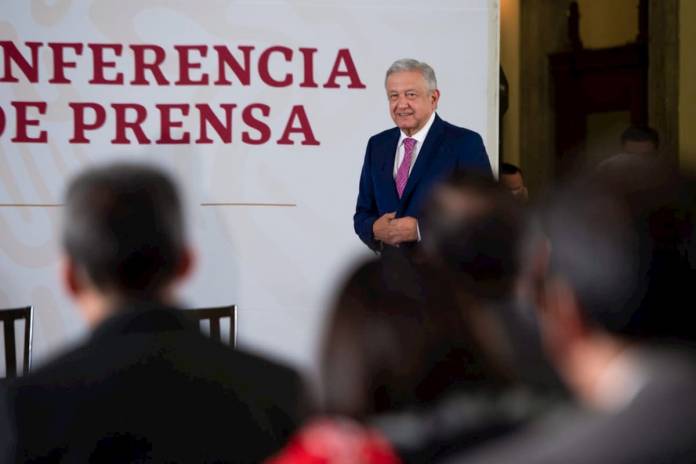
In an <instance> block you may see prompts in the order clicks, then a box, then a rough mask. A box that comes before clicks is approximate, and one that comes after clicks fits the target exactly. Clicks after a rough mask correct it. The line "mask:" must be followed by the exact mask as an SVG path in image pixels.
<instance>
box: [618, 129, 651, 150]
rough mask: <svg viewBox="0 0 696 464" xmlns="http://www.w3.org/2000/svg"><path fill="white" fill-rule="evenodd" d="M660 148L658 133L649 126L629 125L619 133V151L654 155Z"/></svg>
mask: <svg viewBox="0 0 696 464" xmlns="http://www.w3.org/2000/svg"><path fill="white" fill-rule="evenodd" d="M659 148H660V134H658V132H657V131H656V130H655V129H653V128H652V127H649V126H630V127H629V128H628V129H626V130H625V131H623V133H622V134H621V153H625V154H629V155H656V154H657V150H658V149H659Z"/></svg>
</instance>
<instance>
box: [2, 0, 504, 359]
mask: <svg viewBox="0 0 696 464" xmlns="http://www.w3.org/2000/svg"><path fill="white" fill-rule="evenodd" d="M2 9H3V17H2V20H0V40H2V41H6V42H11V43H13V44H14V45H15V46H16V47H17V49H18V50H19V51H20V52H21V53H22V56H24V57H25V58H27V59H29V58H31V54H30V50H29V48H28V46H26V45H25V42H42V43H43V44H44V45H43V46H42V47H41V48H40V52H39V63H38V66H39V78H38V82H29V80H28V79H27V77H26V76H25V75H24V74H23V73H22V72H21V71H20V68H18V67H17V66H14V65H13V68H12V73H13V75H14V76H15V77H17V78H18V82H7V79H3V82H0V97H1V99H0V108H2V111H3V114H4V120H5V124H4V128H3V129H4V130H3V131H2V133H0V204H2V206H0V282H2V283H1V284H0V307H8V306H16V305H26V304H33V305H34V306H35V308H36V315H37V320H36V327H35V352H34V354H35V359H36V360H38V361H39V362H41V360H42V359H45V358H47V357H49V356H50V355H52V354H53V353H54V352H55V351H56V350H57V349H58V348H59V347H61V346H63V345H64V344H66V343H67V342H68V341H69V340H73V339H75V338H76V337H78V336H79V334H81V333H83V332H84V327H83V325H82V322H81V321H80V319H79V317H78V316H77V314H76V313H75V311H74V310H73V309H72V307H71V304H70V302H69V300H68V298H67V296H66V295H65V293H64V292H63V290H62V289H61V286H60V282H59V279H58V269H59V264H58V263H59V257H60V249H59V243H58V242H59V230H60V224H59V219H60V212H61V211H60V209H61V208H60V206H59V204H60V202H61V201H62V200H61V196H62V192H63V189H64V187H65V183H66V181H67V179H69V178H70V176H72V175H73V174H74V173H75V172H77V171H79V170H80V169H82V168H83V167H85V166H87V165H91V164H93V163H98V162H104V161H107V160H113V159H129V160H146V161H148V162H151V163H155V164H157V165H161V166H163V167H164V168H165V169H167V170H168V171H169V172H171V173H172V174H173V175H174V176H175V177H176V179H177V180H178V182H179V183H180V185H181V187H182V190H183V192H184V194H185V196H186V206H187V218H188V222H189V226H190V231H191V237H192V241H193V244H194V245H195V247H196V249H197V251H198V265H197V268H196V271H195V273H194V275H193V278H192V279H191V280H190V282H189V283H188V284H187V285H186V286H185V288H184V292H183V293H184V299H185V301H186V303H187V304H188V305H190V306H211V305H218V304H227V303H236V304H237V305H238V306H239V309H240V315H239V337H240V343H241V344H242V345H246V346H249V347H251V348H252V349H256V350H260V351H263V352H265V353H267V354H270V355H273V356H277V357H281V358H284V359H286V360H288V361H290V362H293V363H295V364H297V365H300V366H304V367H310V366H311V365H312V360H313V354H314V350H315V348H316V343H317V341H318V336H319V334H320V329H321V322H322V314H323V310H324V309H325V308H326V306H327V303H328V301H329V299H330V297H331V295H332V292H333V290H334V286H335V285H336V283H337V281H338V280H339V279H340V277H341V276H342V274H343V272H345V270H346V268H347V266H349V265H350V263H352V262H353V261H354V260H355V259H356V258H357V257H359V256H363V255H367V249H366V248H365V247H364V246H363V245H362V243H361V242H360V241H359V240H358V238H357V237H356V236H355V234H354V233H353V230H352V214H353V209H354V206H355V198H356V194H357V184H358V179H359V174H360V168H361V165H362V161H363V154H364V148H365V144H366V142H367V139H368V137H369V136H370V135H372V134H374V133H376V132H379V131H381V130H383V129H386V128H389V127H391V126H392V125H393V124H392V122H391V119H390V118H389V115H388V110H387V101H386V98H385V95H384V89H383V80H384V72H385V70H386V68H387V67H388V66H389V64H390V63H391V62H393V61H394V60H395V59H398V58H402V57H414V58H417V59H420V60H424V61H426V62H428V63H430V64H431V65H432V66H433V67H434V69H435V71H436V73H437V76H438V81H439V87H440V90H441V92H442V97H441V101H440V108H439V110H438V113H439V114H440V115H441V116H442V117H443V118H444V119H446V120H448V121H450V122H453V123H455V124H458V125H462V126H465V127H469V128H471V129H473V130H476V131H477V132H479V133H481V135H482V136H483V138H484V142H485V144H486V147H487V149H488V151H489V156H490V157H491V159H492V164H493V166H494V168H497V87H498V47H497V43H498V32H497V28H498V16H497V15H498V5H497V2H496V1H492V0H456V1H455V0H452V1H445V0H441V1H432V2H422V1H402V0H400V1H388V0H381V1H380V0H370V1H367V0H365V1H362V0H361V1H334V0H326V1H290V0H288V1H222V0H218V1H215V0H198V1H195V2H194V1H157V0H149V1H143V0H137V1H136V0H121V1H118V2H116V1H112V2H108V1H86V0H83V1H66V0H56V1H39V0H37V1H23V0H16V1H14V0H12V1H7V0H6V1H3V2H2ZM56 42H75V43H79V44H83V46H84V49H83V50H82V53H81V55H79V56H78V55H76V54H75V53H74V52H73V50H67V51H66V52H65V56H66V61H74V62H75V67H74V68H65V76H66V78H68V79H69V80H70V81H71V83H70V84H55V83H50V82H48V81H49V79H51V78H52V77H53V72H52V67H53V55H52V54H51V53H50V49H49V48H48V45H47V44H48V43H56ZM88 43H107V44H121V45H122V46H123V52H122V54H121V55H120V56H115V55H114V54H113V53H110V54H107V56H108V58H109V60H112V61H114V62H115V67H114V68H113V69H108V70H107V75H108V76H110V77H114V76H115V73H116V72H123V74H124V80H125V82H124V85H96V84H90V83H89V82H88V81H89V80H90V79H91V78H92V55H91V53H90V52H89V49H88V48H87V45H86V44H88ZM131 44H153V45H158V46H160V47H162V48H163V49H164V50H165V52H166V59H165V60H164V62H163V63H162V65H161V71H162V73H163V74H164V76H165V77H166V78H167V79H168V80H169V81H170V85H162V86H159V85H154V84H151V85H142V86H136V85H131V84H130V83H129V82H130V81H131V80H132V79H133V72H134V64H133V63H134V61H133V55H132V52H131V51H130V49H129V48H128V47H129V45H131ZM177 45H204V46H207V56H206V57H205V58H203V57H201V56H200V54H196V53H192V54H191V57H192V58H191V61H193V62H197V63H200V68H199V69H192V70H191V77H192V79H197V78H199V77H200V76H201V75H202V73H209V74H210V81H211V84H209V85H176V84H175V83H174V81H176V80H177V79H178V66H179V61H178V57H177V54H176V51H175V49H174V47H175V46H177ZM215 45H224V46H227V47H229V49H230V50H231V51H232V52H233V54H234V55H235V56H236V57H238V58H240V59H241V56H242V54H241V52H240V51H239V50H238V49H237V47H238V46H240V45H249V46H253V47H254V50H253V51H252V52H251V54H250V56H251V63H252V65H251V68H252V71H251V79H250V84H249V85H240V83H239V82H238V81H236V79H235V77H234V75H233V74H232V73H231V72H229V70H228V73H227V74H228V78H229V79H230V80H231V81H233V82H232V84H231V85H212V81H214V80H216V79H217V74H218V71H217V70H218V63H217V60H216V55H215V53H214V49H213V46H215ZM276 45H281V46H284V47H288V48H289V49H290V50H292V51H293V57H292V59H291V60H289V61H288V60H285V59H284V58H283V56H281V55H280V54H277V53H276V54H273V55H272V57H271V58H270V60H269V72H270V74H271V75H272V76H274V77H275V78H276V79H280V78H282V77H283V76H284V75H285V74H286V73H291V74H292V75H293V78H294V83H293V84H292V85H290V86H287V87H280V88H279V87H271V86H269V85H267V84H266V83H264V81H263V80H262V79H261V78H260V75H259V73H258V72H257V70H256V69H257V64H258V61H259V57H260V56H261V54H262V53H263V51H264V50H266V49H268V48H269V47H272V46H276ZM300 48H316V49H317V51H316V52H315V53H314V55H313V68H314V74H313V75H314V80H315V81H316V83H317V84H318V87H316V88H305V87H300V86H299V83H300V82H301V81H302V80H303V60H302V54H301V51H300ZM341 49H348V50H349V52H350V56H351V58H352V60H353V63H354V65H355V69H356V71H357V74H358V76H359V79H360V81H361V82H362V83H363V84H364V85H365V88H348V87H347V86H348V84H349V83H350V82H351V80H350V79H349V78H348V77H345V76H343V77H338V78H337V80H336V82H337V83H338V84H339V85H340V87H339V88H338V89H335V88H324V87H323V84H324V83H325V82H326V81H327V80H328V79H329V76H330V74H331V70H332V67H333V66H334V62H335V60H336V57H337V53H338V52H339V50H341ZM3 50H4V52H3V51H0V52H3V56H2V57H0V65H1V64H2V63H4V61H2V60H4V58H5V56H4V55H5V53H6V52H7V49H3ZM340 64H341V69H344V70H345V67H346V63H345V62H342V63H340ZM0 71H2V72H3V76H5V77H7V72H8V70H7V69H6V68H5V67H3V68H2V69H0ZM147 77H148V79H149V80H150V81H154V80H153V79H152V77H151V75H150V74H148V75H147ZM16 101H33V102H36V101H41V102H46V105H47V106H46V107H47V110H46V113H45V114H43V115H41V114H39V112H38V111H37V110H36V109H31V110H30V111H29V117H30V119H37V120H39V121H40V126H38V127H37V126H33V127H30V128H29V129H28V134H29V136H30V137H36V136H37V135H38V134H39V131H40V130H45V131H46V132H47V137H48V140H47V143H17V142H13V141H12V138H13V137H14V136H15V134H16V131H17V122H16V120H17V115H16V111H15V108H14V106H13V105H12V104H11V102H16ZM71 102H95V103H98V104H100V105H101V106H103V107H104V108H105V122H104V124H103V126H102V127H100V128H99V129H96V130H93V131H89V132H88V133H87V134H88V137H89V139H90V143H88V144H70V143H68V140H69V139H70V138H71V137H72V135H73V129H74V121H73V112H72V111H71V109H70V107H69V103H71ZM113 103H137V104H140V105H143V106H144V107H145V109H146V111H147V117H146V119H145V121H144V122H143V124H142V129H143V131H144V132H145V134H146V136H147V137H148V138H149V139H150V140H152V141H154V140H156V139H158V138H159V137H160V124H161V122H160V115H159V113H158V111H157V110H156V107H155V105H156V104H163V103H169V104H187V105H190V107H189V114H188V116H182V115H181V114H180V113H178V112H174V113H173V119H174V120H177V121H181V122H182V124H183V126H182V127H181V128H174V129H173V130H172V136H173V137H181V136H182V134H183V133H184V132H185V131H187V132H190V136H191V139H192V143H189V144H183V145H169V144H155V143H152V144H139V143H137V142H136V141H135V138H134V137H133V136H132V134H130V133H129V135H128V136H129V138H130V139H131V140H132V141H133V143H131V144H127V145H123V144H114V143H112V142H111V140H112V139H113V138H114V137H115V127H116V124H115V112H114V110H113V109H112V108H111V107H110V105H111V104H113ZM197 103H207V104H209V105H210V107H211V108H212V109H213V110H214V111H215V113H216V115H217V116H218V117H222V116H223V111H222V110H221V109H220V107H219V105H220V104H228V103H234V104H236V105H237V106H236V108H235V109H234V110H233V122H232V127H233V129H232V142H231V143H222V141H221V140H220V138H219V137H218V136H217V134H216V133H215V132H214V131H212V130H210V129H209V134H210V137H211V138H212V139H213V140H214V143H211V144H197V143H193V141H195V140H196V139H197V138H198V135H199V120H198V113H197V111H196V110H195V107H194V105H195V104H197ZM252 103H262V104H265V105H268V106H269V107H270V115H268V116H267V117H262V116H261V115H260V113H256V117H257V118H258V119H260V120H261V121H263V123H264V124H265V125H266V126H267V127H268V128H269V130H270V131H271V136H270V138H269V140H268V141H267V142H266V143H263V144H259V145H250V144H246V143H243V142H242V132H243V131H249V132H250V133H251V136H252V137H258V132H257V131H256V130H255V129H253V128H249V126H248V124H245V122H244V120H243V118H242V117H241V115H242V111H243V109H244V108H245V107H246V106H248V105H250V104H252ZM295 105H302V107H303V108H304V111H305V112H306V115H307V120H308V124H309V126H310V127H311V130H312V133H313V134H314V136H315V137H316V139H317V140H318V141H319V143H320V144H319V145H301V144H300V142H301V141H302V140H303V137H302V134H293V135H291V140H293V141H294V143H293V144H291V145H279V144H277V143H276V140H278V139H279V138H280V137H281V134H282V133H283V129H284V127H285V125H286V123H287V122H288V117H289V115H290V113H291V108H292V107H293V106H295ZM90 117H91V113H90ZM294 124H295V126H297V124H298V121H297V120H295V121H294ZM232 203H233V204H232ZM239 203H248V204H252V205H239ZM211 204H212V205H211ZM259 204H264V205H259ZM31 205H34V206H31ZM56 205H58V206H56Z"/></svg>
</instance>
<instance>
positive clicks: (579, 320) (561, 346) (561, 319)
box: [538, 277, 587, 356]
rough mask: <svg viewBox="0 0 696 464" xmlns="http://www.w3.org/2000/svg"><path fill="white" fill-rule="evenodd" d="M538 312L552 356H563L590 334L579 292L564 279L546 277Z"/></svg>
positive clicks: (546, 343)
mask: <svg viewBox="0 0 696 464" xmlns="http://www.w3.org/2000/svg"><path fill="white" fill-rule="evenodd" d="M538 313H539V314H538V320H539V327H540V330H541V336H542V338H543V341H544V345H545V346H546V349H547V352H548V353H549V355H551V356H555V355H563V354H564V353H565V352H566V351H567V349H568V348H569V347H571V346H573V344H574V342H576V341H577V340H579V339H581V338H582V337H583V335H584V334H585V333H586V329H587V328H586V326H585V323H584V321H583V317H582V313H581V308H580V303H579V302H578V299H577V295H576V294H575V292H574V290H573V289H572V288H571V286H570V285H569V284H568V282H567V281H566V280H564V279H562V278H559V277H551V278H548V279H547V280H546V282H545V283H544V289H543V298H540V299H539V306H538Z"/></svg>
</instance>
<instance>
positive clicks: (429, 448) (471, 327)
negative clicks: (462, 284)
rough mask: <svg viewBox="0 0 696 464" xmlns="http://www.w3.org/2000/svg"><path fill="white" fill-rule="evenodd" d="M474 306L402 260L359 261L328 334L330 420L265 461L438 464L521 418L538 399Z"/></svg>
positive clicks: (326, 407) (325, 381) (325, 382)
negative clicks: (506, 367) (506, 364)
mask: <svg viewBox="0 0 696 464" xmlns="http://www.w3.org/2000/svg"><path fill="white" fill-rule="evenodd" d="M393 259H397V261H392V260H393ZM460 308H461V310H460ZM476 312H477V311H476V308H474V307H473V306H471V305H469V304H468V302H467V300H466V297H465V296H464V295H463V294H459V295H455V294H454V292H453V289H452V288H451V287H450V285H449V282H448V280H447V279H444V278H441V276H440V275H439V274H438V273H437V272H435V271H434V270H433V269H429V268H425V267H420V266H419V267H417V268H414V267H411V266H410V265H409V261H408V259H407V258H405V257H404V258H403V259H398V258H395V257H392V256H390V257H385V258H383V259H381V260H378V261H371V262H367V263H365V264H363V265H362V266H360V267H358V268H357V269H356V271H355V272H353V273H352V274H351V275H350V277H349V278H348V280H347V282H346V283H345V284H344V286H343V287H342V289H341V291H340V292H339V294H338V298H337V300H336V303H335V305H334V307H333V309H332V311H331V313H330V316H329V323H328V330H327V332H326V335H325V338H324V344H323V349H322V354H321V364H320V371H321V375H320V377H321V380H322V386H323V389H322V390H323V392H324V394H323V405H322V408H321V409H322V411H323V413H324V414H325V418H324V419H323V420H320V421H319V422H317V423H314V424H311V425H309V426H308V427H307V428H306V429H304V431H303V432H302V433H300V434H299V435H298V436H297V437H296V438H295V439H294V440H293V441H292V442H291V444H290V445H289V447H288V448H287V449H286V450H285V452H284V453H283V454H281V455H280V456H278V457H277V458H276V459H275V460H271V461H269V462H268V464H302V463H314V462H323V463H342V462H351V463H355V464H380V463H396V462H403V463H407V464H408V463H435V462H439V461H440V460H442V459H444V458H445V457H447V456H450V455H451V454H452V453H455V452H456V451H458V450H461V449H464V448H467V447H470V446H476V445H478V444H480V443H483V442H485V441H486V440H488V439H491V438H493V437H496V436H498V435H499V434H501V433H503V432H504V431H508V430H511V429H513V428H514V427H516V426H517V425H519V424H520V423H522V422H523V421H524V420H525V419H526V417H527V416H526V414H527V413H528V412H531V411H532V409H533V408H532V405H531V403H528V402H524V401H520V400H521V399H522V398H523V397H522V395H521V394H520V392H515V393H510V394H508V391H507V386H508V384H509V381H508V378H507V376H506V374H505V373H504V372H502V371H501V369H499V367H500V366H499V365H497V364H496V363H495V362H494V360H493V358H495V355H494V353H490V352H488V351H487V346H486V345H485V344H484V343H483V342H482V339H483V338H484V337H485V336H486V331H485V329H483V328H482V325H480V324H479V322H480V321H478V320H477V319H476V317H475V316H472V317H469V316H470V315H472V314H474V313H476ZM520 406H522V407H520Z"/></svg>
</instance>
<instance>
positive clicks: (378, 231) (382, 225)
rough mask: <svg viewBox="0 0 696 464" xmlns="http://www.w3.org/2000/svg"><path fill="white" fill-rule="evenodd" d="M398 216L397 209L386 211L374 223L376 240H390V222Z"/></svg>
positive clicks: (373, 229)
mask: <svg viewBox="0 0 696 464" xmlns="http://www.w3.org/2000/svg"><path fill="white" fill-rule="evenodd" d="M395 217H396V211H392V212H391V213H385V214H383V215H382V217H380V218H379V219H377V220H376V221H375V222H374V224H372V234H373V235H374V236H375V240H379V241H380V242H387V241H388V234H387V233H388V231H389V222H390V221H391V220H392V219H394V218H395Z"/></svg>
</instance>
